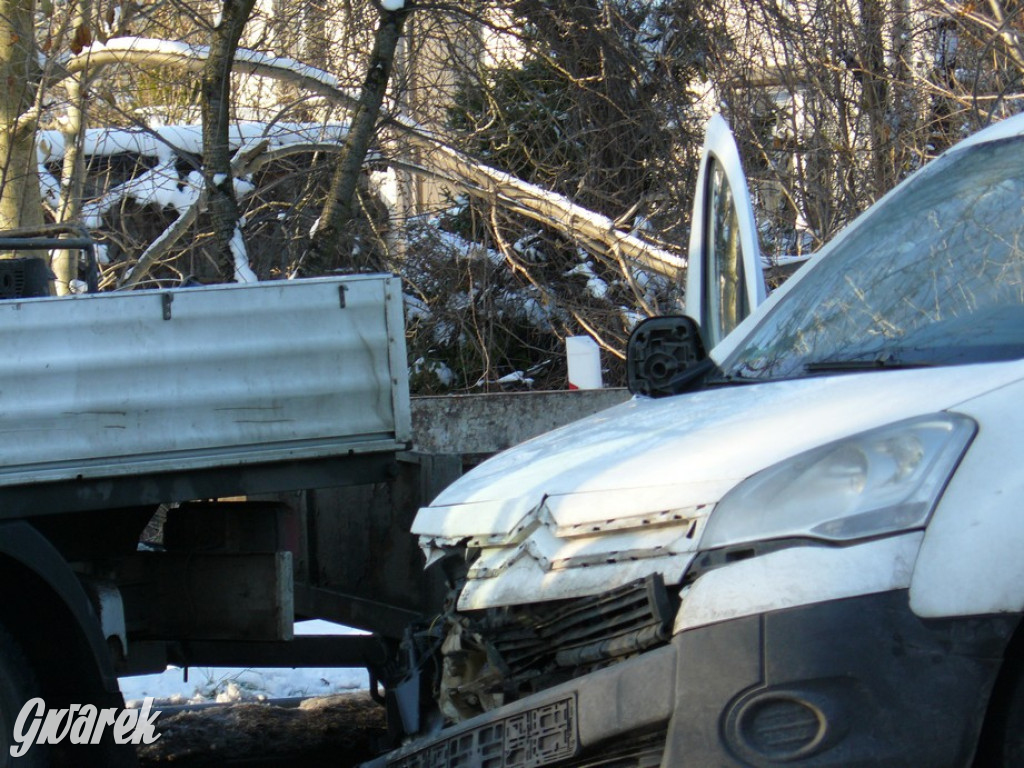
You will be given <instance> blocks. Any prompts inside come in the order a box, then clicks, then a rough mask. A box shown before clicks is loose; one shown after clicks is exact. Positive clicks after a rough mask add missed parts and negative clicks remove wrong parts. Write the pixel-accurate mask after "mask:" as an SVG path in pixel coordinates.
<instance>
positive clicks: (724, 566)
mask: <svg viewBox="0 0 1024 768" xmlns="http://www.w3.org/2000/svg"><path fill="white" fill-rule="evenodd" d="M707 149H708V151H707V153H706V157H705V161H704V163H703V167H702V180H701V182H700V184H701V186H700V189H699V193H698V195H697V202H696V206H695V212H694V237H693V240H692V242H691V252H690V277H689V285H688V293H687V302H688V304H687V311H688V313H689V314H691V315H692V316H693V320H689V319H687V318H657V319H653V320H650V321H646V322H645V323H643V324H641V325H640V326H639V327H638V328H637V330H636V332H635V333H634V336H633V339H632V340H631V342H630V350H629V356H630V359H629V375H630V380H631V386H632V389H633V390H634V392H636V393H638V394H637V395H636V396H635V397H633V398H632V399H631V400H630V401H629V402H627V403H625V404H623V405H620V406H616V407H615V408H612V409H610V410H607V411H604V412H602V413H600V414H598V415H596V416H593V417H590V418H588V419H585V420H583V421H580V422H577V423H575V424H573V425H570V426H568V427H565V428H562V429H559V430H557V431H554V432H551V433H549V434H547V435H544V436H542V437H540V438H537V439H534V440H531V441H529V442H527V443H524V444H522V445H520V446H518V447H516V448H513V449H512V450H509V451H507V452H505V453H503V454H500V455H498V456H497V457H495V458H493V459H491V460H489V461H487V462H486V463H484V464H483V465H481V466H480V467H478V468H477V469H475V470H474V471H472V472H470V473H469V474H467V475H466V476H465V477H463V478H462V479H460V480H458V481H457V482H455V483H454V484H453V485H451V486H450V487H449V488H448V489H447V490H445V491H444V492H443V493H442V494H441V495H440V496H439V497H438V498H437V499H436V500H435V501H434V502H433V504H431V505H430V506H429V507H426V508H424V509H422V510H421V511H420V512H419V515H418V516H417V518H416V521H415V523H414V528H413V530H414V533H415V534H417V535H418V536H419V537H420V541H421V544H422V547H423V549H424V550H425V551H426V552H427V555H428V560H429V562H431V563H433V562H435V561H443V567H444V568H445V569H446V572H447V573H448V574H449V578H450V580H451V584H452V589H453V592H452V602H451V605H450V607H449V610H448V611H447V612H446V613H445V614H444V615H443V616H440V617H438V619H437V620H436V621H435V622H434V625H433V626H432V627H431V628H430V630H429V632H427V633H425V634H424V637H427V638H436V642H437V644H438V651H439V653H438V656H439V658H440V665H439V667H438V669H439V673H438V677H437V680H436V682H435V684H434V688H435V691H436V694H437V699H438V706H439V710H440V712H441V713H443V715H444V717H445V720H446V722H447V723H448V726H447V727H446V728H445V729H443V730H440V731H439V732H436V733H434V734H433V735H426V732H427V731H428V730H429V725H428V722H429V718H427V719H423V718H421V719H420V720H419V722H418V723H417V725H416V727H414V728H411V729H409V730H417V729H418V730H419V731H420V733H421V737H420V738H419V739H417V740H414V741H411V742H410V743H409V744H408V745H407V746H405V747H403V748H402V749H400V750H398V751H396V752H394V753H392V754H390V755H388V756H387V758H386V759H385V760H383V761H382V762H386V764H387V765H388V766H421V765H422V766H427V765H429V766H456V765H458V766H471V765H479V766H494V767H501V768H507V767H509V766H531V767H535V766H546V765H559V766H562V765H565V766H574V768H579V767H581V766H597V765H601V766H657V765H660V766H664V767H665V768H668V767H670V766H671V767H674V766H759V767H760V766H777V765H778V766H783V765H784V766H816V767H817V766H844V767H845V768H849V767H850V766H872V767H877V766H908V767H909V766H913V768H938V767H939V766H970V765H979V766H981V765H985V766H987V765H995V766H1006V767H1009V766H1018V767H1019V766H1022V765H1024V630H1022V629H1021V615H1022V611H1024V116H1022V117H1018V118H1015V119H1010V120H1006V121H1004V122H1002V123H999V124H997V125H995V126H993V127H991V128H989V129H987V130H985V131H982V132H981V133H979V134H977V135H976V136H974V137H972V138H970V139H968V140H967V141H965V142H963V143H961V144H960V145H958V146H956V147H955V148H953V149H952V150H950V151H948V152H946V153H945V154H944V155H943V156H942V157H940V158H939V159H937V160H935V161H934V162H932V163H930V164H929V165H928V166H927V167H925V168H924V169H923V170H921V171H919V172H918V173H916V174H915V175H913V176H912V177H911V178H909V179H908V180H906V181H905V182H904V183H902V184H901V185H900V186H899V187H897V188H896V189H895V190H893V191H892V192H891V193H890V194H888V195H887V196H886V197H885V198H883V199H882V200H881V201H879V202H878V203H877V204H876V205H874V206H873V207H872V208H871V209H870V210H869V211H867V212H866V213H865V214H864V215H862V216H861V217H859V218H858V219H857V220H856V221H855V222H854V223H853V224H852V225H851V226H849V227H847V229H846V230H845V231H844V232H843V233H842V234H841V235H840V236H838V237H837V238H836V239H835V240H834V241H833V242H831V243H830V244H828V245H827V246H826V247H825V248H823V249H822V250H821V252H820V253H818V254H817V255H815V257H814V258H813V259H812V260H811V261H810V262H809V263H808V264H806V265H804V266H803V267H802V268H801V269H800V270H799V271H798V272H797V273H796V275H795V276H794V277H793V278H791V279H790V280H789V281H788V282H787V283H786V284H785V285H784V286H783V287H782V288H780V289H779V290H777V291H776V292H775V293H774V294H773V295H771V296H770V297H769V298H768V299H767V300H764V301H762V300H763V299H764V293H765V291H764V286H763V280H762V277H761V267H760V263H759V256H758V251H757V244H756V235H755V230H754V227H753V217H752V216H751V215H750V212H749V206H748V205H747V196H746V188H745V184H744V182H743V178H742V174H741V173H740V172H739V163H738V158H737V157H736V154H735V148H734V147H733V146H732V144H731V140H730V139H729V136H728V130H727V128H726V127H725V125H724V122H722V121H720V120H719V121H716V122H715V125H714V126H713V128H712V131H711V133H710V135H709V140H708V147H707ZM758 305H760V306H758ZM751 309H752V310H753V311H752V312H750V310H751ZM748 312H749V313H750V314H749V316H746V318H745V319H743V318H744V316H745V315H747V313H748ZM704 347H707V348H709V349H710V353H709V354H708V355H705V354H704V352H703V351H702V349H703V348H704ZM428 666H429V665H424V666H423V671H425V670H426V669H427V668H428Z"/></svg>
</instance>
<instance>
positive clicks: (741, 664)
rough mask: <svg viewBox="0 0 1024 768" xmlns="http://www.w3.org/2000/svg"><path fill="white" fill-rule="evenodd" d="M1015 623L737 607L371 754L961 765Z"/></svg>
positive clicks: (871, 609) (425, 762) (500, 762)
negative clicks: (663, 641)
mask: <svg viewBox="0 0 1024 768" xmlns="http://www.w3.org/2000/svg"><path fill="white" fill-rule="evenodd" d="M1018 620H1019V617H1016V616H1001V617H982V618H961V619H944V620H935V621H922V620H921V619H919V618H917V617H916V616H915V615H914V614H913V613H912V612H911V611H910V608H909V605H908V600H907V593H906V591H905V590H899V591H894V592H887V593H882V594H876V595H867V596H862V597H856V598H849V599H845V600H836V601H832V602H827V603H818V604H814V605H808V606H802V607H798V608H790V609H787V610H783V611H777V612H773V613H767V614H763V615H758V616H750V617H745V618H740V619H734V620H731V621H726V622H722V623H720V624H714V625H710V626H705V627H700V628H695V629H691V630H687V631H684V632H681V633H679V634H678V635H676V636H675V637H674V638H673V640H672V643H671V644H670V645H668V646H665V647H663V648H659V649H657V650H654V651H650V652H647V653H644V654H642V655H640V656H637V657H635V658H633V659H631V660H629V661H625V662H622V663H620V664H616V665H614V666H611V667H608V668H606V669H603V670H600V671H599V672H594V673H591V674H589V675H586V676H584V677H580V678H577V679H575V680H572V681H570V682H568V683H565V684H563V685H560V686H557V687H555V688H551V689H549V690H545V691H543V692H541V693H538V694H535V695H533V696H530V697H528V698H526V699H522V700H520V701H517V702H515V703H513V704H510V705H507V706H505V707H502V708H500V709H497V710H494V711H492V712H488V713H486V714H484V715H481V716H479V717H476V718H474V719H472V720H468V721H466V722H464V723H461V724H459V725H458V726H455V727H452V728H449V729H446V730H444V731H442V732H441V733H439V734H438V735H437V736H435V737H432V738H427V739H424V740H422V741H418V742H415V743H412V744H409V745H407V746H406V747H403V748H402V749H400V750H396V751H395V752H392V753H390V754H389V755H387V756H385V757H383V758H381V759H380V760H378V761H375V762H374V763H373V764H372V765H374V766H384V765H387V766H388V767H389V768H392V767H397V768H418V767H419V766H456V765H457V766H460V768H461V767H462V766H488V768H513V767H518V766H524V767H525V766H529V767H530V768H537V767H538V766H547V765H552V766H555V765H557V766H573V768H582V767H583V766H589V765H598V764H607V763H606V762H602V761H607V760H608V759H609V758H612V757H618V758H621V759H622V761H623V762H615V763H614V764H615V765H657V764H658V763H659V762H660V764H661V765H662V766H672V767H673V768H676V767H678V766H682V767H684V768H685V767H687V766H694V767H695V768H703V767H704V766H755V767H756V768H761V767H767V766H813V768H825V767H833V766H835V767H836V768H838V767H839V766H842V767H843V768H857V767H858V766H864V767H865V768H866V767H867V766H871V768H879V766H907V768H920V767H921V766H929V768H941V767H942V766H969V765H970V763H971V759H972V756H973V753H974V749H975V745H976V742H977V738H978V734H979V732H980V729H981V724H982V722H983V720H984V715H985V708H986V704H987V702H988V698H989V693H990V691H991V688H992V685H993V683H994V680H995V677H996V674H997V672H998V669H999V665H1000V663H1001V658H1002V653H1003V650H1004V648H1005V646H1006V643H1007V641H1008V639H1009V637H1010V635H1011V634H1012V632H1013V629H1014V627H1015V626H1016V623H1017V621H1018Z"/></svg>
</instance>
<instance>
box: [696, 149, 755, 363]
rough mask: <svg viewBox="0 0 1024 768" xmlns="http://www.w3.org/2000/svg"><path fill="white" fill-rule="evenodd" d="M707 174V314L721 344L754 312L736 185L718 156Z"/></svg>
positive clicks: (713, 336)
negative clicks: (744, 259) (731, 183)
mask: <svg viewBox="0 0 1024 768" xmlns="http://www.w3.org/2000/svg"><path fill="white" fill-rule="evenodd" d="M709 163H710V164H711V165H710V167H709V169H708V170H709V172H708V175H707V184H708V189H707V191H706V196H705V200H707V201H708V205H707V209H706V214H705V215H706V216H707V232H708V234H709V237H708V238H707V239H706V240H705V252H704V269H705V274H706V275H707V279H706V280H705V282H704V289H705V291H706V295H705V297H704V317H702V318H701V324H702V325H703V326H704V327H705V328H706V330H707V333H708V335H709V337H710V339H711V343H712V344H717V343H718V342H719V341H720V340H721V339H723V338H724V337H725V336H726V335H728V333H729V332H730V331H732V329H733V328H735V327H736V326H737V325H739V324H740V321H741V320H743V318H745V317H746V316H747V315H748V314H750V303H749V302H748V301H747V290H746V277H745V274H744V270H743V245H742V243H741V241H740V227H739V216H738V215H737V212H736V205H735V200H734V197H733V193H732V187H730V186H729V180H728V178H727V177H726V174H725V170H724V169H723V168H722V165H721V163H720V162H719V161H718V159H717V158H715V157H714V156H712V157H711V158H709Z"/></svg>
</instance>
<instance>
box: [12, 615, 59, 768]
mask: <svg viewBox="0 0 1024 768" xmlns="http://www.w3.org/2000/svg"><path fill="white" fill-rule="evenodd" d="M40 695H41V690H40V688H39V684H38V683H37V682H36V679H35V675H33V674H32V668H31V667H30V666H29V664H28V661H27V660H26V659H25V655H24V654H23V653H22V651H21V648H20V647H19V646H18V644H17V643H16V642H15V641H14V638H12V637H11V636H10V635H9V634H7V631H6V630H5V629H4V628H3V627H0V766H3V767H4V768H6V766H11V768H15V766H16V767H17V768H45V766H48V765H49V764H50V760H49V749H48V747H46V746H40V745H38V744H37V745H34V746H32V747H30V748H29V749H28V751H27V752H26V753H25V754H24V755H23V756H21V757H18V758H13V757H11V747H12V746H14V745H15V744H16V742H15V741H14V724H15V722H16V721H17V719H18V715H19V714H20V712H21V708H22V707H23V706H24V705H25V702H26V701H28V700H29V699H32V698H35V697H37V696H40Z"/></svg>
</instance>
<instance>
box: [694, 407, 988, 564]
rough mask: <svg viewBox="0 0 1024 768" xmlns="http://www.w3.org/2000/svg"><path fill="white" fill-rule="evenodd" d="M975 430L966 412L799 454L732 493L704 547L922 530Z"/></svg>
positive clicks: (706, 534) (719, 510)
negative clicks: (770, 540) (914, 529)
mask: <svg viewBox="0 0 1024 768" xmlns="http://www.w3.org/2000/svg"><path fill="white" fill-rule="evenodd" d="M976 431H977V425H976V424H975V423H974V421H973V420H971V419H969V418H967V417H966V416H961V415H959V414H951V413H939V414H934V415H931V416H922V417H918V418H913V419H908V420H906V421H900V422H897V423H895V424H890V425H888V426H885V427H881V428H879V429H873V430H871V431H869V432H863V433H861V434H859V435H855V436H853V437H848V438H845V439H843V440H839V441H837V442H834V443H830V444H829V445H824V446H821V447H820V448H814V449H812V450H810V451H807V452H806V453H802V454H799V455H797V456H793V457H792V458H789V459H786V460H785V461H782V462H780V463H778V464H776V465H775V466H773V467H769V468H768V469H765V470H762V471H761V472H758V473H757V474H756V475H752V476H751V477H749V478H747V479H746V480H744V481H743V482H742V483H740V484H739V485H737V486H736V487H735V488H733V489H732V490H731V491H729V492H728V493H727V494H726V495H725V497H724V498H723V499H722V500H721V501H720V502H719V503H718V505H717V506H716V507H715V509H714V511H713V512H712V513H711V517H710V519H709V520H708V523H707V527H706V528H705V530H704V535H703V538H702V540H701V545H700V548H701V549H705V550H707V549H714V548H717V547H724V546H727V545H731V544H740V543H743V542H752V541H764V540H766V539H778V538H792V537H809V538H817V539H826V540H829V541H849V540H852V539H861V538H866V537H869V536H878V535H882V534H887V533H893V532H895V531H903V530H909V529H913V528H921V527H923V526H924V525H925V523H927V522H928V517H929V516H930V515H931V513H932V510H933V509H934V508H935V505H936V503H937V502H938V500H939V496H940V495H941V494H942V491H943V489H944V488H945V487H946V483H947V482H948V481H949V478H950V477H951V476H952V474H953V471H954V470H955V469H956V466H957V464H958V463H959V461H960V458H961V457H962V456H963V455H964V451H966V450H967V446H968V445H969V444H970V442H971V440H972V439H973V437H974V434H975V432H976Z"/></svg>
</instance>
